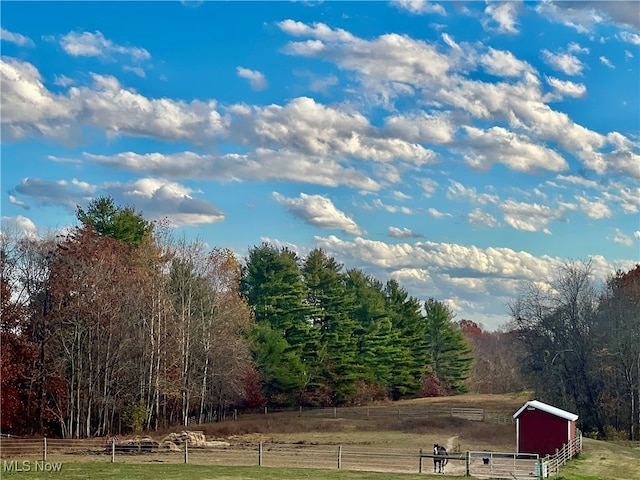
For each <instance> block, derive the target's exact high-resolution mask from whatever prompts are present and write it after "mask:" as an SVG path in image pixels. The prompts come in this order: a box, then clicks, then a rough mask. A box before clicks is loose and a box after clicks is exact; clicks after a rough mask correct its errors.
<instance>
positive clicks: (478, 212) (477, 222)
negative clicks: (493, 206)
mask: <svg viewBox="0 0 640 480" xmlns="http://www.w3.org/2000/svg"><path fill="white" fill-rule="evenodd" d="M468 219H469V223H470V224H471V225H473V226H475V227H480V228H495V227H498V226H500V222H499V221H498V220H497V219H496V218H495V217H494V216H493V215H491V214H490V213H487V212H485V211H483V210H482V209H481V208H474V209H473V211H471V212H470V213H469V215H468Z"/></svg>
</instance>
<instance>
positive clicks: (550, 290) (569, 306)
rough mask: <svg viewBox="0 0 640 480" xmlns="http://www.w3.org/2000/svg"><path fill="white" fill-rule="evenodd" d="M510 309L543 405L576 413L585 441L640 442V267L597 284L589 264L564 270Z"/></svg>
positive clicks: (526, 290)
mask: <svg viewBox="0 0 640 480" xmlns="http://www.w3.org/2000/svg"><path fill="white" fill-rule="evenodd" d="M509 308H510V311H511V316H512V322H511V325H510V330H511V331H512V332H513V335H514V340H515V341H516V342H517V343H516V344H515V345H520V351H521V352H522V354H521V357H522V374H523V375H524V376H525V378H526V381H527V383H528V385H529V386H530V387H531V388H533V389H534V391H535V392H536V394H537V395H538V397H539V398H540V399H541V400H546V401H548V402H549V403H552V404H555V405H558V406H561V407H563V408H566V409H568V410H570V411H574V412H576V413H578V414H579V415H580V424H581V426H582V428H583V430H584V431H585V432H587V433H592V434H594V435H597V436H599V437H601V438H616V437H621V438H628V439H630V440H640V395H639V391H640V390H639V389H640V265H636V267H635V268H633V269H631V270H629V271H628V272H624V271H617V272H616V273H615V274H613V275H612V276H611V277H610V278H608V279H606V281H604V282H599V280H598V279H597V278H595V275H594V273H593V264H592V263H591V261H570V262H566V263H564V264H563V265H562V266H561V267H560V268H559V269H558V271H557V274H556V276H555V278H554V280H553V281H552V282H551V284H550V286H545V285H542V284H540V283H535V282H530V283H529V284H527V285H526V286H525V287H523V288H522V290H521V291H520V292H519V293H518V295H517V296H516V298H515V300H514V301H513V302H512V304H511V305H510V306H509Z"/></svg>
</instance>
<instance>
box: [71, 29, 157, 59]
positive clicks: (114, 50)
mask: <svg viewBox="0 0 640 480" xmlns="http://www.w3.org/2000/svg"><path fill="white" fill-rule="evenodd" d="M60 45H61V46H62V48H63V49H64V51H65V52H67V53H68V54H69V55H72V56H74V57H103V58H106V57H109V56H112V55H115V54H117V55H122V56H126V57H129V58H130V59H132V60H135V61H143V60H149V59H150V58H151V54H150V53H149V52H148V51H147V50H145V49H144V48H139V47H125V46H122V45H118V44H115V43H113V42H112V41H111V40H109V39H107V38H105V36H104V35H103V34H102V33H101V32H99V31H96V32H93V33H92V32H69V33H68V34H66V35H65V36H63V37H62V39H61V40H60Z"/></svg>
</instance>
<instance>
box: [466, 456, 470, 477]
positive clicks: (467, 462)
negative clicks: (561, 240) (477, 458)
mask: <svg viewBox="0 0 640 480" xmlns="http://www.w3.org/2000/svg"><path fill="white" fill-rule="evenodd" d="M465 463H466V467H467V468H466V473H465V476H467V477H470V476H471V452H469V451H467V453H465Z"/></svg>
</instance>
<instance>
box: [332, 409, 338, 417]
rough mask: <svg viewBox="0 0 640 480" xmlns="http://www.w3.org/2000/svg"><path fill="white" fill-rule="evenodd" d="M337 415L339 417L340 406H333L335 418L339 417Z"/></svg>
mask: <svg viewBox="0 0 640 480" xmlns="http://www.w3.org/2000/svg"><path fill="white" fill-rule="evenodd" d="M337 417H338V408H337V407H333V418H337Z"/></svg>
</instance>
